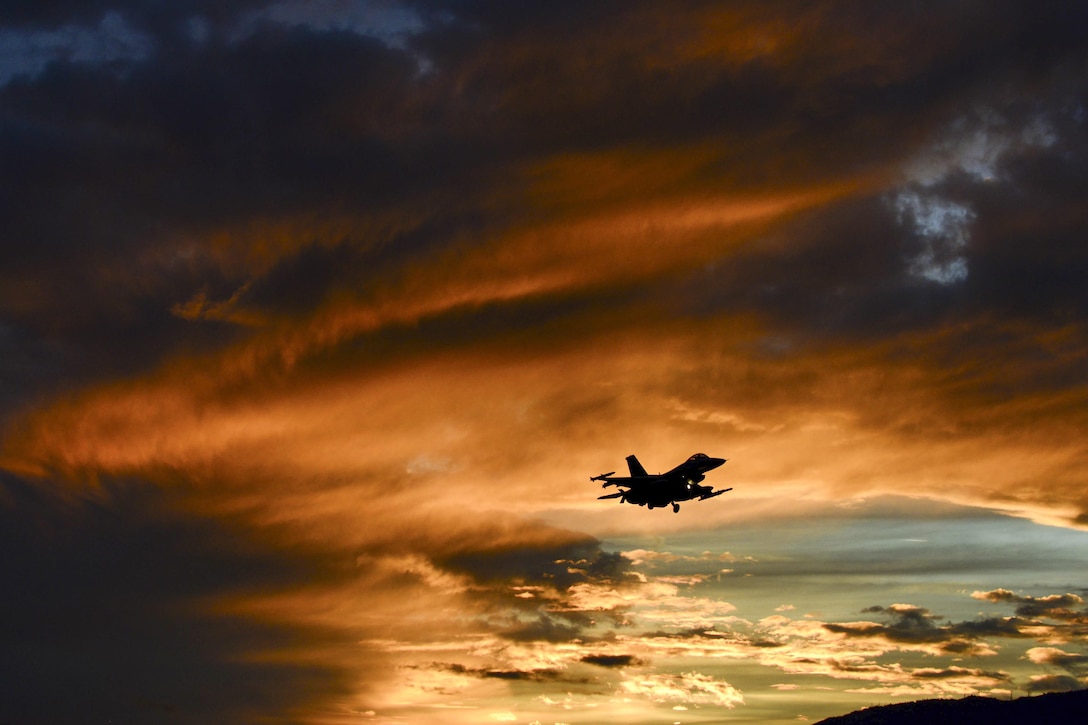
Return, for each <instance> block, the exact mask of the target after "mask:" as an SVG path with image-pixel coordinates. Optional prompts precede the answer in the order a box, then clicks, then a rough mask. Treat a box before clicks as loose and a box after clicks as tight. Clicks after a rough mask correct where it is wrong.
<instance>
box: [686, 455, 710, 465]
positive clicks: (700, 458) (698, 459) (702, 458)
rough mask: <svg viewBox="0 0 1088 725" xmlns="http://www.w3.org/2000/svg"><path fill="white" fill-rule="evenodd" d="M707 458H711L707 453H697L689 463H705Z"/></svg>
mask: <svg viewBox="0 0 1088 725" xmlns="http://www.w3.org/2000/svg"><path fill="white" fill-rule="evenodd" d="M707 458H710V456H708V455H707V454H705V453H696V454H695V455H694V456H692V457H691V458H689V459H688V463H694V462H695V461H705V460H706V459H707Z"/></svg>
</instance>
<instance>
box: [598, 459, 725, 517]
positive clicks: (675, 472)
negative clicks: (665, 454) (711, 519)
mask: <svg viewBox="0 0 1088 725" xmlns="http://www.w3.org/2000/svg"><path fill="white" fill-rule="evenodd" d="M725 461H726V459H724V458H711V457H710V456H708V455H707V454H705V453H696V454H695V455H693V456H692V457H691V458H689V459H687V460H686V461H684V462H683V463H681V464H680V465H679V466H677V467H676V468H674V469H672V470H671V471H669V472H667V473H658V474H654V475H650V474H649V473H646V469H645V468H643V467H642V464H641V463H639V462H638V458H636V457H635V456H627V468H628V469H629V470H630V471H631V475H630V476H615V475H613V474H615V471H609V472H608V473H602V474H601V475H599V476H591V477H590V479H589V480H590V481H604V483H602V484H601V486H602V487H603V488H607V487H608V486H617V487H619V488H621V489H624V490H621V491H617V492H616V493H609V494H606V495H604V496H598V497H597V498H618V499H619V500H620V503H637V504H638V505H639V506H646V507H648V508H659V507H660V508H664V507H665V506H668V505H669V504H672V510H673V513H678V512H679V511H680V502H681V501H691V500H692V499H698V500H700V501H703V500H705V499H708V498H713V497H714V496H721V495H722V494H723V493H725V492H726V491H732V490H733V489H732V488H725V489H722V490H721V491H715V490H714V487H713V486H700V485H699V483H700V482H701V481H702V480H703V479H704V478H706V472H707V471H711V470H713V469H715V468H717V467H718V466H720V465H722V464H723V463H725Z"/></svg>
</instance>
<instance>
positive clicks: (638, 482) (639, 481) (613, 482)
mask: <svg viewBox="0 0 1088 725" xmlns="http://www.w3.org/2000/svg"><path fill="white" fill-rule="evenodd" d="M590 480H591V481H604V483H603V484H601V485H602V486H625V487H627V488H630V489H641V488H647V487H649V486H654V485H657V484H659V483H661V482H662V481H663V480H664V479H663V478H662V477H661V476H647V477H646V478H641V477H640V478H630V477H628V476H594V477H593V478H591V479H590Z"/></svg>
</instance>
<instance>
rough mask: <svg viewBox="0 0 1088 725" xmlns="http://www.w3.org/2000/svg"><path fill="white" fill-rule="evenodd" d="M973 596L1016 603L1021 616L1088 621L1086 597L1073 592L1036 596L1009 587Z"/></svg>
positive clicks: (1075, 621)
mask: <svg viewBox="0 0 1088 725" xmlns="http://www.w3.org/2000/svg"><path fill="white" fill-rule="evenodd" d="M971 596H973V597H974V598H975V599H982V600H984V601H989V602H997V603H1009V604H1015V605H1016V614H1017V615H1018V616H1021V617H1035V618H1044V619H1056V620H1061V621H1066V622H1070V623H1079V624H1084V623H1088V608H1086V607H1085V603H1084V598H1083V597H1081V596H1080V595H1078V594H1073V593H1071V592H1070V593H1066V594H1049V595H1047V596H1045V597H1034V596H1031V595H1026V594H1017V593H1016V592H1012V591H1009V590H1008V589H994V590H992V591H988V592H975V593H974V594H972V595H971Z"/></svg>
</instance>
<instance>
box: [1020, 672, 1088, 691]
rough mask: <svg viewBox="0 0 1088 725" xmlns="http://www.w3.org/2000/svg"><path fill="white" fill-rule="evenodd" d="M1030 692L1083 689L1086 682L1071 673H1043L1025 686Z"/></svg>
mask: <svg viewBox="0 0 1088 725" xmlns="http://www.w3.org/2000/svg"><path fill="white" fill-rule="evenodd" d="M1024 689H1026V690H1027V691H1028V692H1032V693H1042V692H1073V691H1075V690H1083V689H1084V683H1083V682H1082V681H1081V680H1078V679H1077V678H1076V677H1070V676H1069V675H1043V676H1041V677H1037V678H1035V679H1033V680H1032V681H1031V682H1029V683H1028V684H1027V685H1026V687H1025V688H1024Z"/></svg>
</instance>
